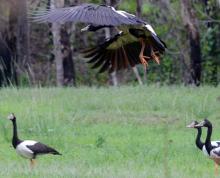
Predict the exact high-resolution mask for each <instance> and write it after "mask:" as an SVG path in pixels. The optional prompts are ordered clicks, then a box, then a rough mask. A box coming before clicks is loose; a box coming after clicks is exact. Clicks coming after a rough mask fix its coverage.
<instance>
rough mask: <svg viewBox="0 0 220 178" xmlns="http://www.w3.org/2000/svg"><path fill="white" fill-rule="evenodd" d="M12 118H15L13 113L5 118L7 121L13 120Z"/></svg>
mask: <svg viewBox="0 0 220 178" xmlns="http://www.w3.org/2000/svg"><path fill="white" fill-rule="evenodd" d="M14 117H15V115H14V114H13V113H11V114H10V115H9V116H8V117H7V118H8V119H9V120H13V119H14Z"/></svg>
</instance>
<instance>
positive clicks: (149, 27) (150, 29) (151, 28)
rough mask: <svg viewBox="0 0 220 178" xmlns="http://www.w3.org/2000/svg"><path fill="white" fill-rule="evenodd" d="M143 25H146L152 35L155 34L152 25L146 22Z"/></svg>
mask: <svg viewBox="0 0 220 178" xmlns="http://www.w3.org/2000/svg"><path fill="white" fill-rule="evenodd" d="M145 27H146V28H147V29H148V30H149V31H150V32H152V33H153V34H154V35H156V36H157V34H156V32H155V31H154V29H153V27H152V26H151V25H149V24H147V25H145Z"/></svg>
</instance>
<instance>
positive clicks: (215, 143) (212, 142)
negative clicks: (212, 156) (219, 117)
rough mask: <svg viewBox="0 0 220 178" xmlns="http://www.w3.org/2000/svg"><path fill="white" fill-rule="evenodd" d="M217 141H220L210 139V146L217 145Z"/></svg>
mask: <svg viewBox="0 0 220 178" xmlns="http://www.w3.org/2000/svg"><path fill="white" fill-rule="evenodd" d="M217 142H220V141H211V145H212V146H218V143H217Z"/></svg>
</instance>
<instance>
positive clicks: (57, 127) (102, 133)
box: [0, 86, 220, 178]
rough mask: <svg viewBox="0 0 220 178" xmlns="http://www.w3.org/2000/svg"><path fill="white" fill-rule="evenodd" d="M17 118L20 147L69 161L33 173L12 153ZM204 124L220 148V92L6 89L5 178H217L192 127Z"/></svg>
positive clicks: (0, 109) (0, 158)
mask: <svg viewBox="0 0 220 178" xmlns="http://www.w3.org/2000/svg"><path fill="white" fill-rule="evenodd" d="M11 112H14V113H15V114H16V116H17V123H18V129H19V136H20V138H21V139H22V138H24V139H35V140H38V141H41V142H43V143H46V144H48V145H51V146H53V147H54V148H56V149H57V150H58V151H60V152H61V153H62V154H63V155H62V156H53V155H48V156H41V157H39V158H38V159H37V165H36V167H35V169H34V170H31V169H30V167H29V161H28V160H26V159H23V158H21V157H19V156H17V154H16V153H15V151H14V149H13V147H12V146H11V137H12V124H11V122H10V121H9V120H7V119H6V117H7V115H8V114H9V113H11ZM205 117H208V118H209V120H211V121H212V122H213V125H214V133H213V140H218V139H219V140H220V88H219V87H218V88H214V87H200V88H193V87H192V88H186V87H174V86H173V87H166V86H165V87H157V86H130V87H120V88H64V89H60V88H38V89H18V90H17V89H13V88H11V89H1V90H0V177H2V178H32V177H33V178H58V177H59V178H61V177H62V178H74V177H76V178H212V177H214V163H213V161H211V160H209V159H207V158H206V157H205V156H203V153H202V152H201V151H199V150H198V149H197V148H196V146H195V143H194V142H195V136H196V130H193V129H187V128H186V127H185V126H186V125H187V124H188V123H190V122H191V121H192V120H195V119H196V120H202V119H203V118H205ZM204 131H205V130H204Z"/></svg>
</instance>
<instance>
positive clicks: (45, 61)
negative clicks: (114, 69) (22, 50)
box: [0, 0, 220, 86]
mask: <svg viewBox="0 0 220 178" xmlns="http://www.w3.org/2000/svg"><path fill="white" fill-rule="evenodd" d="M22 1H25V0H22ZM13 2H14V1H13V0H11V1H8V2H5V1H4V0H0V37H2V38H3V40H6V41H7V38H8V37H6V36H7V35H8V34H9V35H8V36H9V37H10V36H11V33H10V30H11V29H10V25H9V24H10V3H13ZM27 2H28V5H27V9H28V11H29V12H33V11H34V10H42V9H45V8H46V7H47V6H48V4H49V3H50V1H46V0H44V1H40V0H36V1H30V0H27ZM83 2H92V3H109V2H110V4H111V2H113V0H112V1H101V0H100V1H99V0H93V1H92V0H90V1H89V0H87V1H86V0H84V1H79V0H66V1H65V6H70V5H74V4H79V3H83ZM115 2H117V1H115ZM137 2H138V1H134V0H126V1H125V0H121V1H120V2H118V3H116V4H117V8H119V9H122V10H126V11H128V12H130V13H133V14H136V11H137V8H136V7H137ZM219 6H220V4H219V1H217V0H203V1H197V0H194V1H192V10H194V11H195V14H196V18H197V20H198V25H199V33H200V46H201V56H202V62H201V66H202V70H201V71H202V73H201V74H202V75H201V82H202V83H203V84H213V85H218V84H219V81H220V74H219V73H220V72H219V68H220V13H219V10H220V7H219ZM141 7H142V12H141V16H142V18H143V19H144V20H145V21H146V22H148V23H150V24H151V25H152V26H153V27H154V28H155V30H156V32H157V33H158V35H159V36H160V37H161V39H163V41H165V42H166V43H167V46H168V49H167V52H166V53H165V55H164V56H163V57H162V62H161V65H160V66H158V65H156V64H154V63H150V65H149V67H148V69H147V75H145V72H144V69H143V67H142V66H138V70H139V73H140V75H141V76H142V77H143V79H144V80H145V82H146V83H155V82H157V83H161V84H180V83H185V84H188V83H190V82H187V80H188V79H187V75H188V74H189V73H190V72H191V70H192V69H191V66H190V46H189V38H188V35H187V28H185V26H184V23H183V19H182V17H181V13H180V9H181V3H180V1H178V0H172V1H170V0H157V1H151V0H142V6H141ZM28 24H29V27H30V28H29V32H28V33H30V35H29V54H30V57H29V59H28V61H25V62H21V61H20V59H19V56H18V58H16V56H13V57H14V58H16V60H14V63H16V64H15V68H16V69H15V71H16V75H17V78H16V80H18V81H17V82H15V83H18V84H20V85H43V86H46V85H55V84H56V67H55V66H56V63H55V59H54V54H53V36H52V34H51V25H49V24H37V23H34V22H32V21H29V22H28ZM81 27H83V24H76V25H75V24H65V25H63V28H64V29H66V31H67V37H69V39H70V43H71V49H72V59H71V60H73V63H74V65H73V67H74V69H73V70H74V72H73V75H74V77H73V80H75V82H74V84H76V85H106V84H109V83H111V81H110V76H109V74H108V73H104V74H97V71H94V70H93V69H90V66H89V65H88V64H87V63H86V61H85V60H83V59H82V57H81V55H80V54H79V51H80V50H81V49H84V48H86V47H89V46H94V45H96V44H98V43H100V41H102V40H103V39H104V38H105V32H104V31H102V30H101V31H100V32H97V34H95V35H94V33H80V29H81ZM0 39H1V38H0ZM0 55H1V54H0ZM1 65H3V64H1V63H0V66H1ZM2 68H3V67H0V69H2ZM2 73H4V72H2ZM2 75H3V74H2ZM117 78H118V80H119V82H120V83H136V82H135V80H136V79H135V76H134V74H133V72H132V70H126V71H120V72H119V73H118V74H117ZM0 80H2V81H3V79H1V77H0ZM12 83H13V80H12Z"/></svg>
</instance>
